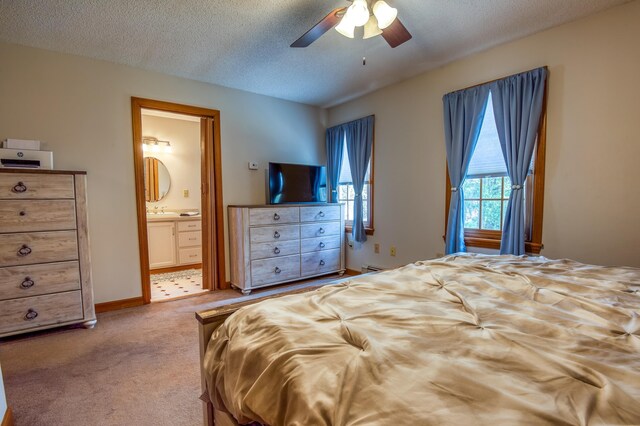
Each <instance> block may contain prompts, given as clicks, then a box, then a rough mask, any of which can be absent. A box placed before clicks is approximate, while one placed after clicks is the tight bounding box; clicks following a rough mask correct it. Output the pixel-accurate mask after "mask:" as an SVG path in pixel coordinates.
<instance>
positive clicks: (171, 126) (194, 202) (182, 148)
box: [142, 115, 201, 211]
mask: <svg viewBox="0 0 640 426" xmlns="http://www.w3.org/2000/svg"><path fill="white" fill-rule="evenodd" d="M142 134H143V135H144V136H153V137H155V138H158V139H159V140H161V141H169V142H171V152H170V153H168V152H146V153H145V154H144V156H145V157H155V158H157V159H158V160H160V161H162V163H163V164H164V165H165V166H166V167H167V170H168V171H169V176H170V180H171V185H170V187H169V192H168V193H167V195H166V196H165V197H164V198H163V199H162V200H160V201H158V202H147V207H148V208H149V209H150V210H151V209H153V208H154V207H155V206H157V207H158V208H161V207H162V206H167V208H168V210H198V211H199V210H200V181H201V176H200V160H201V159H200V122H199V120H198V121H186V120H180V119H175V118H167V117H155V116H151V115H143V116H142ZM184 189H187V190H188V191H189V197H184V196H183V193H182V191H183V190H184Z"/></svg>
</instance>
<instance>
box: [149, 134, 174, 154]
mask: <svg viewBox="0 0 640 426" xmlns="http://www.w3.org/2000/svg"><path fill="white" fill-rule="evenodd" d="M142 150H143V151H144V152H165V153H167V154H170V153H171V152H172V151H173V150H172V148H171V142H169V141H161V140H158V138H154V137H153V136H143V137H142Z"/></svg>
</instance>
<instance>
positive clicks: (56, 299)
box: [0, 290, 83, 334]
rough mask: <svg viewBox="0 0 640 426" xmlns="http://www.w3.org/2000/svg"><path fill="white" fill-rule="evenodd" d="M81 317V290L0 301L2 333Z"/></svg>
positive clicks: (0, 331)
mask: <svg viewBox="0 0 640 426" xmlns="http://www.w3.org/2000/svg"><path fill="white" fill-rule="evenodd" d="M81 319H83V314H82V296H81V292H80V291H79V290H78V291H68V292H65V293H56V294H47V295H44V296H33V297H24V298H22V299H12V300H4V301H0V334H3V333H7V332H12V331H17V330H26V329H29V328H35V327H41V326H45V325H52V324H59V323H63V322H68V321H74V320H81Z"/></svg>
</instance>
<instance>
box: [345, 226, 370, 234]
mask: <svg viewBox="0 0 640 426" xmlns="http://www.w3.org/2000/svg"><path fill="white" fill-rule="evenodd" d="M351 231H353V227H352V226H351V225H348V226H345V227H344V232H345V233H346V234H350V233H351ZM374 231H375V229H373V228H364V233H365V234H366V235H373V233H374Z"/></svg>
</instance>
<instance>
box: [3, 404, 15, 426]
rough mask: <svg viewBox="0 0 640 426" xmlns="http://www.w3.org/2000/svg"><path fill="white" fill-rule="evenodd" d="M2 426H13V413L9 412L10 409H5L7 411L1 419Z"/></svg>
mask: <svg viewBox="0 0 640 426" xmlns="http://www.w3.org/2000/svg"><path fill="white" fill-rule="evenodd" d="M2 426H14V422H13V411H12V410H11V407H7V411H5V413H4V416H3V417H2Z"/></svg>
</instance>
